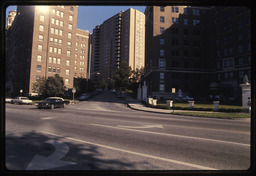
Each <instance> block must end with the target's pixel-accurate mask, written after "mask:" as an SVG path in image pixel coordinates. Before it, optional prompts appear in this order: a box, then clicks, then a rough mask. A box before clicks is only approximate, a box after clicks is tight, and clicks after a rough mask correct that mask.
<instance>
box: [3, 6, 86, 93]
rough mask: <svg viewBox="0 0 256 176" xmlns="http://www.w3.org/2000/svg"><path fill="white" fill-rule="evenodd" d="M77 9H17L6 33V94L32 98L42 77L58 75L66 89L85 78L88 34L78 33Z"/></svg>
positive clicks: (50, 7) (34, 7)
mask: <svg viewBox="0 0 256 176" xmlns="http://www.w3.org/2000/svg"><path fill="white" fill-rule="evenodd" d="M77 10H78V7H77V6H17V15H16V17H15V19H14V21H13V24H12V26H11V27H10V28H9V29H8V30H7V33H6V46H7V47H6V63H7V69H6V70H7V74H6V75H7V78H6V81H7V83H6V87H7V90H10V91H11V92H13V96H16V95H19V92H20V90H23V94H30V95H34V94H36V92H33V90H32V85H33V83H34V82H36V81H37V80H38V79H40V78H41V77H46V78H47V77H48V76H53V75H54V74H59V75H60V76H61V77H63V80H64V85H65V87H66V88H69V89H70V88H72V87H73V79H74V77H79V76H80V77H86V76H87V75H86V73H87V59H88V41H89V32H88V31H83V30H80V29H77V27H76V26H77Z"/></svg>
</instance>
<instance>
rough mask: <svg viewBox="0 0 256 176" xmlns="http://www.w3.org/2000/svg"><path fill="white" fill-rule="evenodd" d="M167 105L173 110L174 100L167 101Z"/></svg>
mask: <svg viewBox="0 0 256 176" xmlns="http://www.w3.org/2000/svg"><path fill="white" fill-rule="evenodd" d="M166 103H167V107H168V108H169V107H170V108H171V107H172V106H173V105H172V103H173V100H166Z"/></svg>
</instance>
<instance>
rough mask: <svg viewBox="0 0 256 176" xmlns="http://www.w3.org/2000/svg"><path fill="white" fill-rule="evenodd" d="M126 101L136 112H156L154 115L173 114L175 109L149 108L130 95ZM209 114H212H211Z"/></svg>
mask: <svg viewBox="0 0 256 176" xmlns="http://www.w3.org/2000/svg"><path fill="white" fill-rule="evenodd" d="M125 100H126V101H127V106H128V107H130V108H131V109H134V110H138V111H145V112H154V113H164V114H170V113H173V109H159V108H152V107H147V106H146V105H144V104H143V103H142V102H140V101H138V100H136V99H134V98H132V97H131V96H129V95H126V96H125ZM175 112H184V110H175ZM186 112H189V110H186ZM191 112H192V111H191ZM209 113H211V112H209Z"/></svg>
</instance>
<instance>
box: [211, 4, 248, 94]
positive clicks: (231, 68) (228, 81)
mask: <svg viewBox="0 0 256 176" xmlns="http://www.w3.org/2000/svg"><path fill="white" fill-rule="evenodd" d="M209 13H210V16H212V19H213V20H211V21H212V22H213V23H212V26H213V27H212V29H214V31H213V32H212V39H211V41H212V42H211V44H212V45H211V46H210V47H212V48H214V53H213V56H214V58H213V59H214V61H215V65H214V67H215V71H214V81H213V82H212V84H211V85H210V89H212V91H215V93H216V94H221V95H226V96H228V97H235V98H240V97H241V87H240V84H241V83H242V82H243V78H244V75H247V76H248V78H249V80H251V13H250V9H249V8H247V7H243V6H223V7H218V6H217V7H213V8H212V9H211V10H210V12H209Z"/></svg>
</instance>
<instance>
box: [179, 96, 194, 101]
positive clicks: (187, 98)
mask: <svg viewBox="0 0 256 176" xmlns="http://www.w3.org/2000/svg"><path fill="white" fill-rule="evenodd" d="M182 100H185V101H187V100H194V98H192V97H189V96H185V97H183V98H182Z"/></svg>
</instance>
